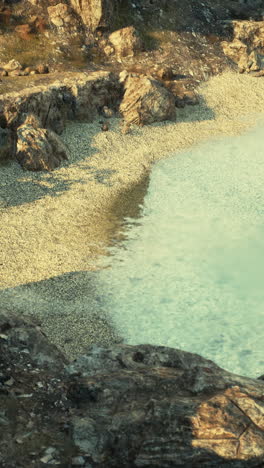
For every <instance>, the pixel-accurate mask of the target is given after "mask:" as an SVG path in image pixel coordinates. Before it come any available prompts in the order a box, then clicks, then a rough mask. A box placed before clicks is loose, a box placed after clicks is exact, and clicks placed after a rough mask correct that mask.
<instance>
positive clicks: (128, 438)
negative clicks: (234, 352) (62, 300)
mask: <svg viewBox="0 0 264 468" xmlns="http://www.w3.org/2000/svg"><path fill="white" fill-rule="evenodd" d="M0 352H1V361H0V427H1V432H0V463H1V466H3V467H8V468H17V467H21V468H22V467H24V466H27V467H30V468H39V467H40V466H47V465H48V466H52V465H54V464H57V465H59V466H85V467H87V468H90V467H96V468H111V467H112V468H116V467H117V466H118V467H119V466H120V467H121V466H122V467H124V468H126V467H127V468H128V467H129V468H133V467H135V468H136V467H148V468H153V467H155V466H156V467H159V468H160V467H164V468H165V467H172V466H173V467H176V466H182V467H192V468H198V467H199V468H200V467H201V466H202V467H205V468H206V467H207V468H212V467H219V468H220V467H221V468H227V467H230V468H231V467H236V468H253V467H255V468H257V467H258V468H261V467H262V466H263V464H264V423H263V421H264V403H263V399H264V382H263V380H257V379H249V378H246V377H241V376H238V375H234V374H232V373H230V372H226V371H225V370H223V369H221V368H220V367H218V366H217V365H215V364H214V363H213V362H212V361H209V360H207V359H204V358H202V357H200V356H198V355H196V354H191V353H187V352H184V351H180V350H177V349H173V348H167V347H164V346H153V345H147V344H146V345H138V346H129V345H113V346H109V347H107V348H103V347H101V346H97V345H93V346H91V347H90V348H88V350H87V353H86V354H85V355H84V356H81V357H79V358H78V359H77V360H76V361H74V362H72V363H67V362H66V360H65V359H64V357H63V355H62V354H61V353H60V352H59V351H58V350H57V349H56V348H55V347H54V346H53V345H51V344H49V343H48V340H47V338H46V337H45V336H44V335H43V333H42V332H41V328H40V326H39V324H36V323H34V322H32V321H29V320H28V319H27V320H26V319H24V318H22V317H16V316H15V315H14V314H13V313H12V312H11V311H2V312H1V314H0Z"/></svg>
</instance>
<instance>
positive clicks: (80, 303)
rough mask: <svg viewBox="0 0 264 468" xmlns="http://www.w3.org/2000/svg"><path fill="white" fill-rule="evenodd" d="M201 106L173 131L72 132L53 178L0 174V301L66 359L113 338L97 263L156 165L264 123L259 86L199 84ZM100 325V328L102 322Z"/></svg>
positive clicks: (92, 127)
mask: <svg viewBox="0 0 264 468" xmlns="http://www.w3.org/2000/svg"><path fill="white" fill-rule="evenodd" d="M199 92H200V94H201V96H202V100H201V104H200V105H199V106H195V107H191V106H188V107H186V108H185V109H179V110H178V112H177V121H176V122H173V123H172V122H166V123H162V124H156V125H152V126H149V127H143V128H134V129H133V130H132V132H131V133H130V134H127V135H123V134H121V132H120V120H119V119H111V120H110V131H109V132H101V130H100V124H99V123H98V122H97V121H96V122H94V123H92V124H88V123H87V124H86V123H69V125H68V126H67V129H66V131H65V133H64V135H63V139H64V141H65V143H66V144H67V145H68V147H69V149H70V153H71V159H70V161H69V162H67V163H65V164H64V165H63V166H62V167H60V168H58V169H56V170H55V171H53V172H52V173H30V172H24V171H22V169H21V168H20V166H19V165H18V164H17V163H16V162H10V163H8V164H7V165H2V166H0V216H1V235H0V243H1V253H0V268H1V270H0V280H1V281H0V286H1V291H0V300H1V303H2V305H3V306H4V307H7V308H10V309H12V310H17V311H21V313H24V312H28V313H31V314H35V315H36V317H39V318H40V320H41V322H42V324H43V326H44V329H45V331H46V333H47V334H48V335H49V336H50V337H51V339H52V340H53V341H54V342H55V343H57V344H58V345H59V346H60V347H62V349H64V351H65V352H66V353H67V354H68V355H69V356H72V357H74V356H76V355H77V354H78V353H79V352H82V351H83V350H84V349H85V346H87V345H88V344H90V343H92V342H95V341H101V342H103V343H108V342H109V343H110V342H112V341H114V340H115V339H118V337H117V336H116V334H115V331H114V330H113V329H112V327H111V326H110V322H109V320H108V318H107V317H106V318H105V317H103V316H101V315H100V291H96V281H95V277H96V273H93V272H92V271H94V270H96V268H97V267H96V259H97V258H98V255H100V254H103V253H105V252H106V250H105V249H106V246H107V245H108V244H109V242H111V239H113V238H114V237H115V236H116V233H118V231H119V230H120V224H121V218H122V216H123V215H125V214H129V215H130V216H134V215H135V216H136V215H137V213H138V204H140V203H142V201H143V197H144V193H145V191H146V190H147V183H148V171H149V169H150V168H151V165H152V164H153V163H154V162H155V161H157V160H158V159H161V158H164V157H166V156H168V154H169V153H171V152H177V151H181V150H182V149H184V148H187V147H189V146H191V145H195V144H197V143H199V142H201V141H204V140H206V139H208V138H212V137H213V138H214V137H218V136H223V135H235V134H238V133H241V132H243V131H244V130H245V129H246V128H248V127H250V126H253V125H255V124H256V123H257V121H258V120H259V119H263V116H264V114H263V113H264V79H263V77H262V78H254V77H252V76H248V75H238V74H234V73H230V72H229V73H225V74H223V75H221V76H218V77H215V78H213V79H211V80H210V81H208V82H207V83H203V84H202V85H201V87H200V89H199ZM100 320H101V322H100Z"/></svg>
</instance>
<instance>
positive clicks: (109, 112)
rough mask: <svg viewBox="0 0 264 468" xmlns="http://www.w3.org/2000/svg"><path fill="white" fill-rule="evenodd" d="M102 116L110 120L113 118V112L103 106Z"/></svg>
mask: <svg viewBox="0 0 264 468" xmlns="http://www.w3.org/2000/svg"><path fill="white" fill-rule="evenodd" d="M103 114H104V117H106V118H108V119H109V118H110V117H113V111H112V109H110V108H109V107H107V106H104V107H103Z"/></svg>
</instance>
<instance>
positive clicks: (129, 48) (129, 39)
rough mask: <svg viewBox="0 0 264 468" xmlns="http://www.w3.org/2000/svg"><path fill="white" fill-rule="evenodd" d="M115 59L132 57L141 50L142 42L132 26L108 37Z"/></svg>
mask: <svg viewBox="0 0 264 468" xmlns="http://www.w3.org/2000/svg"><path fill="white" fill-rule="evenodd" d="M109 41H110V43H111V44H112V45H113V46H114V49H115V53H116V55H117V57H126V56H133V55H135V54H136V53H137V52H139V51H140V50H142V49H143V42H142V40H141V38H140V37H139V33H138V32H137V31H136V29H135V28H134V26H128V27H127V28H122V29H119V30H118V31H114V32H113V33H112V34H110V36H109Z"/></svg>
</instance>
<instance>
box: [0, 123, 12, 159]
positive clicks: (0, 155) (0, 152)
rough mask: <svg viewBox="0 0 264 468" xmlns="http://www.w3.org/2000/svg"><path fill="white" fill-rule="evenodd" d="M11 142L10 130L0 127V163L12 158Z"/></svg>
mask: <svg viewBox="0 0 264 468" xmlns="http://www.w3.org/2000/svg"><path fill="white" fill-rule="evenodd" d="M13 152H14V151H13V141H12V135H11V132H10V130H8V129H7V128H2V127H0V161H1V160H6V159H10V158H11V157H12V156H13Z"/></svg>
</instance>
